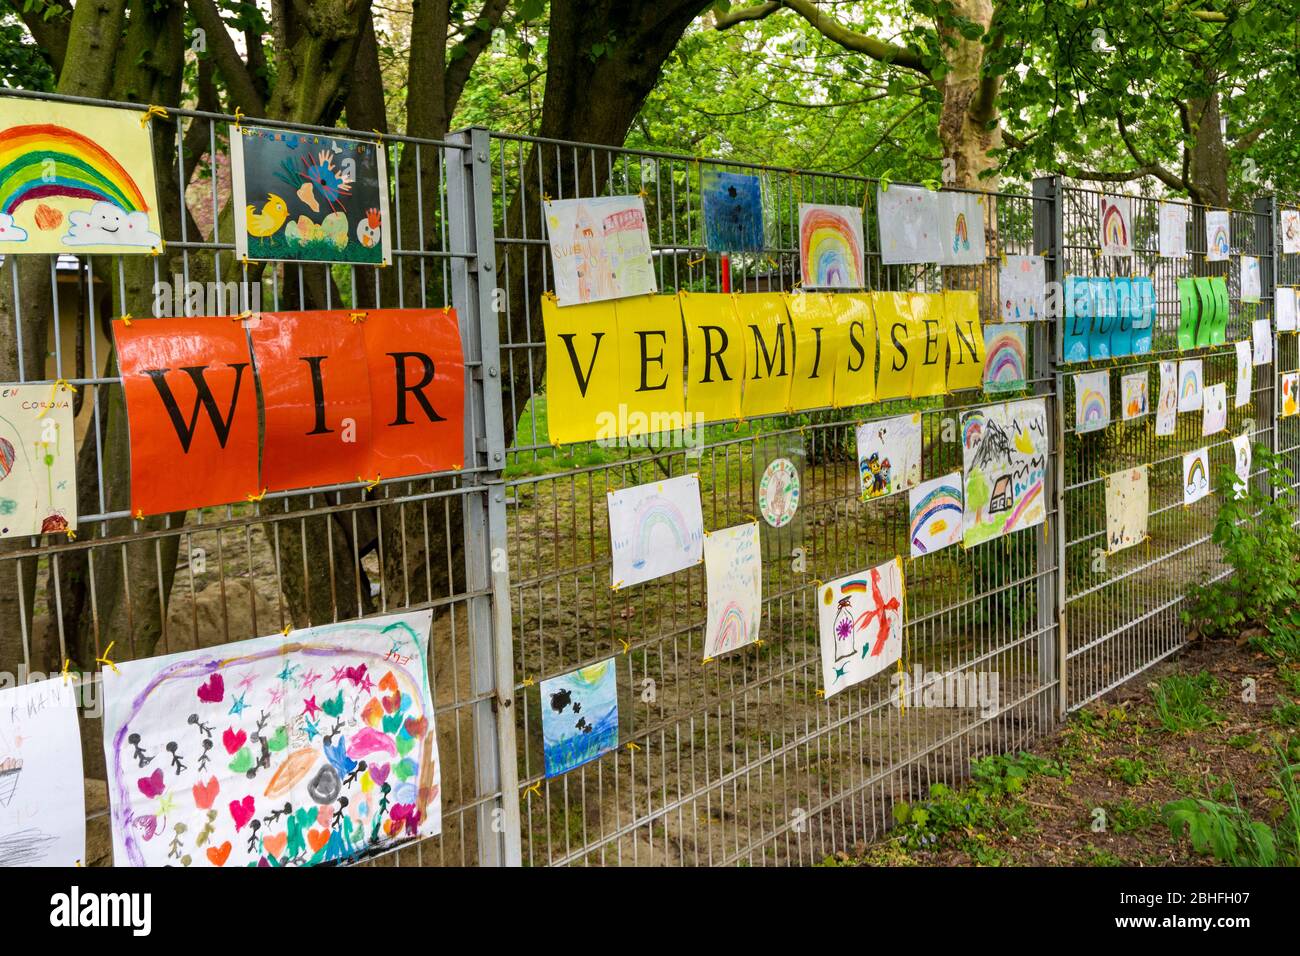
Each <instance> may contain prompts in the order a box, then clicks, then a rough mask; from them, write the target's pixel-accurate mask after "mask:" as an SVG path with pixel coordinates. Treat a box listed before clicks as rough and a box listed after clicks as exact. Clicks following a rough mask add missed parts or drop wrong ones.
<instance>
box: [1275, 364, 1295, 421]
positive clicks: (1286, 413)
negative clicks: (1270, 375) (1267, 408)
mask: <svg viewBox="0 0 1300 956" xmlns="http://www.w3.org/2000/svg"><path fill="white" fill-rule="evenodd" d="M1298 388H1300V372H1286V373H1285V374H1283V376H1282V410H1281V412H1280V413H1279V414H1280V415H1281V417H1282V418H1290V417H1291V416H1292V415H1295V414H1296V413H1297V412H1300V398H1297V396H1296V390H1297V389H1298Z"/></svg>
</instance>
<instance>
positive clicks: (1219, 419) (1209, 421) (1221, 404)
mask: <svg viewBox="0 0 1300 956" xmlns="http://www.w3.org/2000/svg"><path fill="white" fill-rule="evenodd" d="M1283 378H1284V382H1283V384H1285V376H1284V377H1283ZM1201 406H1202V411H1201V434H1202V435H1217V434H1218V433H1219V432H1221V431H1223V430H1224V429H1225V428H1227V427H1228V385H1227V383H1226V382H1216V383H1215V384H1214V385H1207V386H1206V387H1205V391H1204V393H1203V400H1202V402H1201Z"/></svg>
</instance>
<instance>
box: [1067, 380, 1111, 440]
mask: <svg viewBox="0 0 1300 956" xmlns="http://www.w3.org/2000/svg"><path fill="white" fill-rule="evenodd" d="M1109 424H1110V372H1109V371H1108V370H1106V369H1102V370H1101V371H1099V372H1081V373H1079V374H1078V375H1075V376H1074V430H1075V432H1076V433H1078V434H1083V433H1084V432H1095V431H1100V430H1101V429H1103V428H1105V427H1106V426H1107V425H1109Z"/></svg>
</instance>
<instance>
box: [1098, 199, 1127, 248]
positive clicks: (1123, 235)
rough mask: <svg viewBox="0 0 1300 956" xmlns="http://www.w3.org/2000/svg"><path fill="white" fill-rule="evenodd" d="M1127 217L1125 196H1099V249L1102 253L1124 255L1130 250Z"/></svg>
mask: <svg viewBox="0 0 1300 956" xmlns="http://www.w3.org/2000/svg"><path fill="white" fill-rule="evenodd" d="M1128 218H1129V217H1128V199H1127V198H1126V197H1118V198H1114V199H1112V198H1109V197H1106V196H1103V197H1102V198H1101V249H1102V253H1103V254H1104V255H1112V256H1117V255H1118V256H1126V255H1128V254H1129V253H1130V252H1131V251H1132V245H1131V243H1130V241H1129V225H1128Z"/></svg>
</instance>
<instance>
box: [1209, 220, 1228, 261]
mask: <svg viewBox="0 0 1300 956" xmlns="http://www.w3.org/2000/svg"><path fill="white" fill-rule="evenodd" d="M1231 252H1232V226H1231V224H1230V219H1229V217H1228V213H1227V211H1226V210H1210V211H1209V212H1206V214H1205V258H1206V259H1207V260H1208V261H1210V262H1224V261H1226V260H1227V258H1228V255H1229V254H1230V253H1231Z"/></svg>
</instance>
